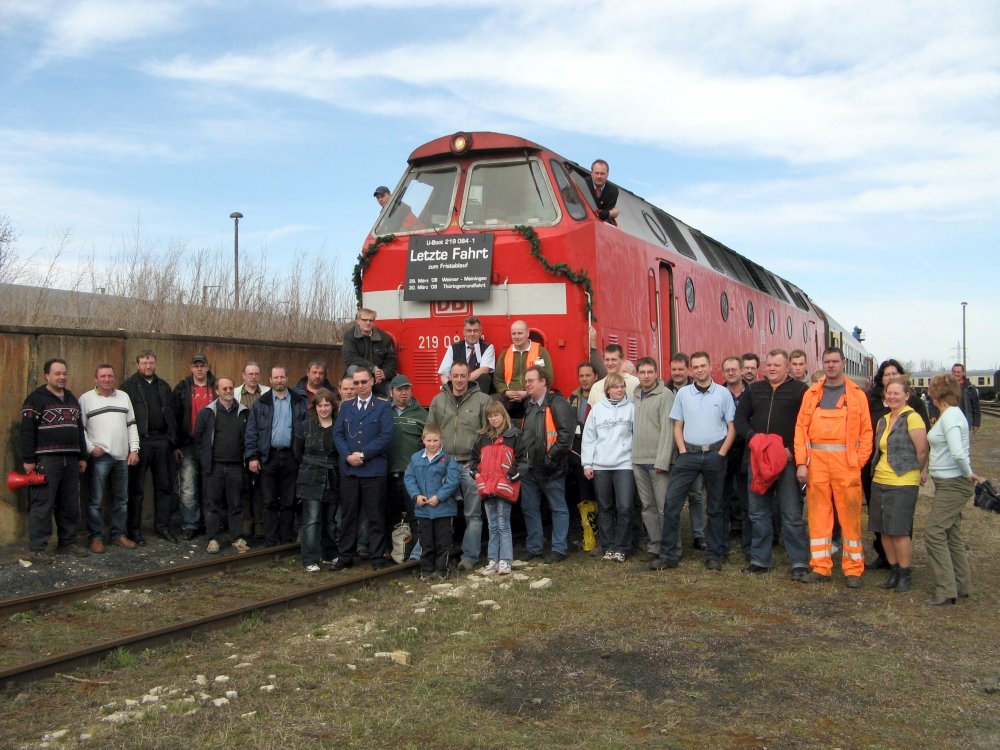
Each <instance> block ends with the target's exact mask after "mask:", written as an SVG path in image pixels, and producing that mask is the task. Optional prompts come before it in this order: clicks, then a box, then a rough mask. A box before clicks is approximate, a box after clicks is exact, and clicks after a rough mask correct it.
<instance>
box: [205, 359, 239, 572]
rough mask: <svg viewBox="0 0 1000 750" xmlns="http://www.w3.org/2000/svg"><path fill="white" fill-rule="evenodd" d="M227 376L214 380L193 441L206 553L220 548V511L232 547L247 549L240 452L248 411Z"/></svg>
mask: <svg viewBox="0 0 1000 750" xmlns="http://www.w3.org/2000/svg"><path fill="white" fill-rule="evenodd" d="M235 391H236V389H235V386H234V383H233V381H232V379H231V378H221V377H220V378H219V379H218V380H216V382H215V392H216V394H217V397H216V399H215V400H214V401H212V402H211V403H210V404H209V405H208V406H206V407H205V408H204V409H202V410H201V412H200V413H199V414H198V421H197V423H196V424H195V442H196V443H197V446H198V459H199V461H201V471H202V474H203V475H204V477H205V529H206V533H207V534H208V547H207V549H206V551H207V552H208V553H209V554H212V555H214V554H218V552H219V551H220V549H221V547H220V543H219V539H220V533H219V530H220V528H221V526H222V518H223V513H225V517H226V519H227V521H228V528H229V535H230V537H232V538H233V540H232V545H233V549H235V550H236V552H237V553H238V554H241V555H242V554H244V553H246V552H249V551H250V546H249V545H248V544H247V541H246V539H245V538H244V535H243V482H244V476H243V473H244V472H243V453H244V450H245V442H244V440H245V434H246V427H247V420H248V417H249V414H250V410H249V409H247V407H245V406H244V405H243V404H241V403H240V402H239V401H237V400H236V394H235Z"/></svg>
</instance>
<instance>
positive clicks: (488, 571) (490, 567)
mask: <svg viewBox="0 0 1000 750" xmlns="http://www.w3.org/2000/svg"><path fill="white" fill-rule="evenodd" d="M507 567H508V568H509V567H510V566H509V565H508V566H507ZM496 572H497V561H496V560H490V561H489V562H488V563H487V564H486V567H485V568H483V575H484V576H491V575H493V574H494V573H496ZM507 572H508V573H509V572H510V571H509V570H508V571H507Z"/></svg>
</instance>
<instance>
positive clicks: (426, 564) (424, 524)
mask: <svg viewBox="0 0 1000 750" xmlns="http://www.w3.org/2000/svg"><path fill="white" fill-rule="evenodd" d="M451 522H452V517H451V516H445V517H444V518H421V519H420V572H421V573H424V574H428V573H433V572H434V571H435V570H436V571H437V572H438V573H442V574H444V573H447V572H448V556H449V555H450V554H451V544H452V530H451V528H452V527H451Z"/></svg>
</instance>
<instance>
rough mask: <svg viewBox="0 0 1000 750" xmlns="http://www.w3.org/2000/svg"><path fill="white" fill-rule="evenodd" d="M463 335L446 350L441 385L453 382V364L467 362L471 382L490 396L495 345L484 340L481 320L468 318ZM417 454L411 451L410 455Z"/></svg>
mask: <svg viewBox="0 0 1000 750" xmlns="http://www.w3.org/2000/svg"><path fill="white" fill-rule="evenodd" d="M462 333H463V334H464V336H465V338H464V339H463V340H462V341H456V342H455V343H454V344H452V345H451V346H449V347H448V348H447V349H445V352H444V358H443V359H442V360H441V366H440V367H438V375H440V376H441V385H445V384H447V383H448V382H449V381H450V380H451V365H452V363H453V362H465V363H466V364H468V365H469V370H470V372H469V380H470V381H471V382H473V383H479V390H480V391H482V392H483V393H486V394H488V393H489V392H490V385H491V384H492V383H493V370H494V369H495V368H496V352H495V351H494V350H493V344H489V343H487V342H486V339H484V338H483V322H482V321H481V320H480V319H479V318H476V317H469V318H466V319H465V322H464V324H463V326H462ZM417 450H419V448H417ZM445 450H447V448H446V449H445ZM415 452H416V451H411V453H410V455H413V453H415ZM407 458H409V456H407Z"/></svg>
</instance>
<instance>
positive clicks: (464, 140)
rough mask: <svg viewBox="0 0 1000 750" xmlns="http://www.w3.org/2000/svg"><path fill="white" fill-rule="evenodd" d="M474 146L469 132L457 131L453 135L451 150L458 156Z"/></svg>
mask: <svg viewBox="0 0 1000 750" xmlns="http://www.w3.org/2000/svg"><path fill="white" fill-rule="evenodd" d="M471 147H472V136H471V135H469V134H468V133H455V135H453V136H452V137H451V152H452V153H453V154H455V155H456V156H460V155H462V154H464V153H465V152H466V151H468V150H469V148H471Z"/></svg>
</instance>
